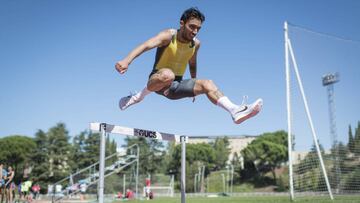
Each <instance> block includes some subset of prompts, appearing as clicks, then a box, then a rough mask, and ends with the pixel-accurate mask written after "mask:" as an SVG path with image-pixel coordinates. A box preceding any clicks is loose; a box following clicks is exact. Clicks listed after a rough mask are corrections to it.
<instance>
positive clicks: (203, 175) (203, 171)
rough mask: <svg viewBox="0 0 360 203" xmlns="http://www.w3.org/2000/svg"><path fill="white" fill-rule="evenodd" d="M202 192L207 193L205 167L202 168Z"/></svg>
mask: <svg viewBox="0 0 360 203" xmlns="http://www.w3.org/2000/svg"><path fill="white" fill-rule="evenodd" d="M201 192H202V193H204V192H205V166H202V174H201Z"/></svg>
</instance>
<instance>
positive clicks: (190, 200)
mask: <svg viewBox="0 0 360 203" xmlns="http://www.w3.org/2000/svg"><path fill="white" fill-rule="evenodd" d="M120 202H124V201H113V202H112V203H120ZM127 202H133V203H137V202H149V203H179V202H180V198H156V199H153V200H149V201H146V200H132V201H127ZM186 202H187V203H285V202H291V201H290V200H289V197H282V196H281V197H276V196H261V197H187V198H186ZM294 202H295V203H303V202H316V203H327V202H329V203H356V202H358V203H360V196H349V197H346V196H344V197H336V198H335V200H334V201H331V200H330V199H329V198H328V197H309V198H303V197H301V198H298V199H296V200H295V201H294Z"/></svg>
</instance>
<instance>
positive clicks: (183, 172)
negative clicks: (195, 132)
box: [180, 136, 186, 203]
mask: <svg viewBox="0 0 360 203" xmlns="http://www.w3.org/2000/svg"><path fill="white" fill-rule="evenodd" d="M180 142H181V203H185V202H186V192H185V190H186V185H185V181H186V136H181V137H180Z"/></svg>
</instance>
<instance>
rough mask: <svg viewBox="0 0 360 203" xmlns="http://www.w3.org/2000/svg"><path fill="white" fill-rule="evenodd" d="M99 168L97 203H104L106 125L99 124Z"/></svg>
mask: <svg viewBox="0 0 360 203" xmlns="http://www.w3.org/2000/svg"><path fill="white" fill-rule="evenodd" d="M100 132H101V133H100V136H101V137H100V158H99V159H100V166H99V191H98V198H99V203H103V202H104V168H105V137H106V123H101V124H100Z"/></svg>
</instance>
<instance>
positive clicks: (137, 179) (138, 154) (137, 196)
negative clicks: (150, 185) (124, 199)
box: [136, 145, 140, 199]
mask: <svg viewBox="0 0 360 203" xmlns="http://www.w3.org/2000/svg"><path fill="white" fill-rule="evenodd" d="M136 148H137V151H136V153H137V155H136V199H139V194H138V192H139V156H140V148H139V145H136Z"/></svg>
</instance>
